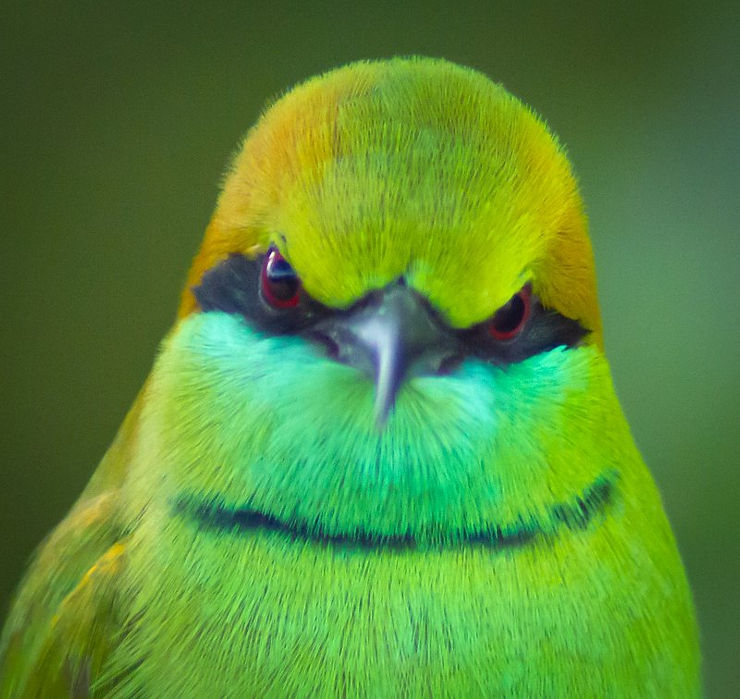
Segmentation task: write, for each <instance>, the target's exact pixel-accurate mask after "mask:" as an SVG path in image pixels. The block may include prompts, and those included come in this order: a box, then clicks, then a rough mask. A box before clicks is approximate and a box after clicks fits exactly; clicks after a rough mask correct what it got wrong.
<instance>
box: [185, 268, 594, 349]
mask: <svg viewBox="0 0 740 699" xmlns="http://www.w3.org/2000/svg"><path fill="white" fill-rule="evenodd" d="M262 261H263V256H260V257H257V258H255V259H249V258H247V257H245V256H244V255H240V254H232V255H229V257H227V258H226V259H225V260H223V261H222V262H220V263H219V264H217V265H215V266H214V267H213V268H211V269H209V270H208V271H207V272H206V273H205V274H204V275H203V278H202V279H201V282H200V284H199V285H198V286H196V287H194V288H193V294H194V295H195V298H196V300H197V301H198V304H199V305H200V308H201V310H203V311H204V312H209V311H222V312H225V313H234V314H238V315H241V316H243V317H244V318H245V319H246V321H247V322H248V323H249V324H250V325H252V326H253V327H254V328H255V329H257V330H261V331H263V332H266V333H271V334H279V335H284V334H294V335H302V334H306V333H309V332H310V330H311V327H312V326H313V325H314V324H315V323H316V322H318V321H319V320H322V319H325V318H328V317H331V316H332V315H335V314H339V313H347V312H351V311H352V309H349V310H348V311H344V310H337V309H333V308H329V307H327V306H324V305H322V304H320V303H318V302H317V301H315V300H313V299H312V298H311V297H310V296H308V294H306V293H305V292H304V291H303V290H301V291H300V301H299V303H298V304H297V305H296V306H295V307H290V308H272V307H270V306H269V305H268V304H266V303H265V302H264V301H263V300H262V298H261V294H260V275H261V271H262ZM362 303H363V299H360V301H358V304H357V305H359V304H362ZM430 312H432V313H434V311H433V309H430ZM434 315H435V316H436V318H437V322H438V323H439V324H440V325H444V326H445V327H447V326H446V324H444V321H443V320H442V319H441V318H440V317H439V316H438V315H437V314H436V313H434ZM489 323H490V319H489V320H487V321H485V322H484V323H480V324H478V325H474V326H472V327H470V328H465V329H462V330H457V329H453V328H449V327H447V331H448V332H449V333H450V335H451V336H452V337H454V338H456V341H457V342H458V343H459V345H460V354H461V355H463V356H465V355H468V356H470V355H472V356H476V357H478V358H480V359H483V360H487V361H492V362H495V363H502V364H503V363H512V362H520V361H522V360H524V359H527V358H528V357H531V356H533V355H535V354H539V353H541V352H547V351H549V350H551V349H554V348H556V347H563V346H564V347H573V346H575V345H577V344H578V343H579V342H581V340H582V339H583V338H584V337H585V336H586V335H587V334H588V331H587V330H586V329H585V328H584V327H583V326H582V325H581V324H580V323H579V322H578V321H576V320H573V319H572V318H567V317H565V316H563V315H561V314H560V313H558V312H557V311H553V310H549V309H546V308H544V307H543V306H542V304H541V303H540V301H539V299H538V298H537V297H536V296H535V295H532V296H531V308H530V311H529V316H528V318H527V320H526V323H525V324H524V326H523V327H522V329H521V331H520V332H519V333H518V334H517V335H516V336H515V337H513V338H512V339H509V340H505V341H500V340H496V339H495V338H493V337H492V336H491V334H490V332H489V327H488V326H489Z"/></svg>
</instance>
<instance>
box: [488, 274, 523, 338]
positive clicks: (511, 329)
mask: <svg viewBox="0 0 740 699" xmlns="http://www.w3.org/2000/svg"><path fill="white" fill-rule="evenodd" d="M531 305H532V291H531V290H530V288H529V284H528V285H527V286H525V287H524V288H522V290H521V291H518V292H517V293H516V294H514V295H513V296H512V297H511V298H510V299H509V301H508V302H507V303H506V305H505V306H502V307H501V308H499V309H498V311H496V315H494V316H493V318H492V319H491V321H490V322H489V324H488V332H489V333H490V334H491V337H492V338H493V339H494V340H511V339H512V338H513V337H516V336H517V335H518V334H519V333H520V332H521V330H522V328H523V327H524V326H525V325H526V323H527V319H528V318H529V312H530V309H531Z"/></svg>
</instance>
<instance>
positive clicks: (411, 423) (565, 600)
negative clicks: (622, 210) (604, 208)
mask: <svg viewBox="0 0 740 699" xmlns="http://www.w3.org/2000/svg"><path fill="white" fill-rule="evenodd" d="M700 666H701V663H700V652H699V643H698V631H697V623H696V618H695V612H694V607H693V602H692V596H691V591H690V587H689V584H688V582H687V577H686V573H685V571H684V568H683V565H682V561H681V557H680V554H679V552H678V548H677V545H676V541H675V538H674V536H673V534H672V531H671V527H670V524H669V522H668V519H667V516H666V514H665V512H664V508H663V505H662V503H661V499H660V495H659V492H658V490H657V487H656V485H655V482H654V480H653V478H652V476H651V475H650V473H649V471H648V469H647V467H646V466H645V463H644V461H643V459H642V456H641V455H640V452H639V451H638V449H637V447H636V445H635V442H634V439H633V437H632V435H631V432H630V428H629V426H628V423H627V421H626V419H625V416H624V413H623V411H622V408H621V406H620V403H619V401H618V398H617V396H616V394H615V390H614V386H613V381H612V378H611V374H610V368H609V364H608V361H607V359H606V355H605V349H604V342H603V333H602V325H601V318H600V311H599V305H598V300H597V290H596V273H595V267H594V259H593V252H592V247H591V242H590V238H589V233H588V225H587V220H586V216H585V213H584V205H583V201H582V198H581V195H580V193H579V187H578V184H577V181H576V178H575V175H574V173H573V169H572V166H571V164H570V161H569V159H568V156H567V154H566V151H565V147H564V146H563V145H562V144H561V143H560V141H559V140H558V139H557V137H556V136H555V135H554V134H553V133H552V131H551V130H550V129H549V127H548V126H547V125H546V124H545V122H544V121H543V120H542V118H541V117H539V116H538V115H537V114H536V113H535V112H534V111H533V110H532V109H530V108H529V107H527V106H526V105H525V104H524V103H523V102H522V101H520V100H519V99H518V98H516V97H514V96H513V95H512V94H511V93H509V92H508V91H507V90H506V89H505V88H504V87H503V86H502V85H500V84H498V83H495V82H493V81H492V80H491V79H489V78H488V77H487V76H485V75H484V74H483V73H480V72H478V71H476V70H474V69H472V68H467V67H464V66H460V65H457V64H455V63H452V62H449V61H447V60H445V59H441V58H425V57H398V58H392V59H383V60H364V61H358V62H354V63H350V64H347V65H344V66H342V67H339V68H335V69H333V70H330V71H328V72H325V73H323V74H321V75H318V76H317V77H313V78H311V79H308V80H307V81H305V82H303V83H301V84H299V85H297V86H296V87H294V88H293V89H292V90H290V91H288V92H286V93H284V94H283V95H281V96H280V97H278V98H277V99H275V100H274V101H273V102H272V103H271V104H270V105H269V106H268V107H267V108H266V109H265V110H264V111H263V113H262V114H261V116H260V117H259V119H258V120H257V122H256V124H255V125H254V126H253V127H252V128H251V129H250V130H249V131H248V133H247V135H246V137H245V138H244V140H243V143H242V146H241V148H240V150H239V152H238V154H237V155H236V156H235V158H234V159H233V162H232V164H231V166H230V168H229V170H228V172H227V174H226V175H225V177H224V182H223V186H222V189H221V191H220V195H219V198H218V201H217V205H216V208H215V213H214V214H213V217H212V219H211V220H210V223H209V224H208V226H207V229H206V232H205V236H204V240H203V242H202V245H201V247H200V249H199V252H198V253H197V255H196V256H195V259H194V261H193V263H192V266H191V268H190V271H189V273H188V274H187V279H186V283H185V287H184V291H183V292H182V296H181V301H180V306H179V310H178V312H177V317H176V320H175V322H174V325H173V327H172V329H171V330H170V331H169V333H168V334H167V335H166V337H165V338H164V340H163V342H162V345H161V347H160V350H159V352H158V354H157V357H156V359H155V361H154V364H153V368H152V370H151V373H150V374H149V376H148V378H147V379H146V381H145V383H144V386H143V387H142V389H141V391H140V393H139V394H138V397H137V398H136V399H135V401H134V403H133V406H132V407H131V409H130V410H129V412H128V414H127V416H126V417H125V420H124V422H123V424H122V426H121V427H120V429H119V431H118V433H117V435H116V436H115V438H114V440H113V442H112V444H111V446H110V448H109V449H108V451H107V452H106V453H105V455H104V456H103V458H102V461H101V463H100V465H99V466H98V468H97V470H96V471H95V472H94V474H93V475H92V477H91V480H90V482H89V484H88V485H87V487H86V488H85V490H84V491H83V493H82V494H81V496H80V498H79V500H78V501H77V502H76V504H75V505H74V506H73V507H72V509H71V511H70V512H69V513H68V515H67V516H66V517H65V518H64V519H63V520H62V522H61V523H60V524H59V525H58V526H57V527H56V529H54V530H53V531H52V533H51V534H50V535H49V536H48V537H47V539H46V540H45V542H44V543H43V544H42V545H41V546H40V548H39V549H38V551H37V553H36V554H35V557H34V559H33V561H32V562H31V564H30V567H29V570H28V572H27V573H26V575H25V578H24V579H23V581H22V583H21V584H20V587H19V589H18V591H17V593H16V596H15V599H14V602H13V604H12V607H11V610H10V613H9V616H8V619H7V621H6V623H5V626H4V630H3V634H2V641H1V642H0V668H1V669H0V673H1V679H0V696H4V697H31V696H33V697H35V696H74V697H78V696H104V697H209V696H213V697H246V696H255V697H262V696H275V697H280V696H286V697H287V696H290V697H301V696H322V697H323V696H326V697H349V696H353V697H354V696H357V697H363V696H365V697H423V696H434V697H445V696H449V697H474V696H488V697H495V696H506V697H545V696H552V697H560V696H563V697H574V696H603V697H607V696H608V697H621V696H624V697H635V696H660V697H691V696H699V695H700V694H701V691H702V690H701V668H700Z"/></svg>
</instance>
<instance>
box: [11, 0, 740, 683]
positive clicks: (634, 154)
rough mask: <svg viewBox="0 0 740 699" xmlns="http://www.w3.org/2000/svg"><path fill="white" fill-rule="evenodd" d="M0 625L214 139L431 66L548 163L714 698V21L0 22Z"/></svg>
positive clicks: (728, 426)
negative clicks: (556, 164)
mask: <svg viewBox="0 0 740 699" xmlns="http://www.w3.org/2000/svg"><path fill="white" fill-rule="evenodd" d="M3 5H4V7H3V10H2V14H3V20H2V23H1V28H0V32H1V33H2V35H1V36H0V56H1V60H2V65H1V66H0V68H1V69H2V70H1V73H2V94H3V102H4V107H3V110H2V115H1V116H0V119H1V120H2V128H1V129H0V143H1V144H2V156H3V157H2V185H3V201H4V205H3V209H4V214H3V217H2V226H3V244H2V252H1V253H0V259H1V260H2V264H1V269H2V274H1V275H0V283H1V284H2V285H3V286H4V289H3V290H2V294H1V296H0V298H1V299H2V301H1V303H2V318H3V323H2V362H1V363H0V367H1V368H0V371H2V385H1V389H2V401H1V402H0V410H1V411H2V423H1V424H2V429H1V430H0V435H1V440H2V444H1V445H0V446H1V448H2V452H1V453H2V462H1V466H0V469H1V470H0V485H1V488H0V532H1V534H2V536H1V537H0V547H1V548H0V562H1V567H0V608H2V610H3V612H2V614H3V615H4V613H5V610H6V609H7V604H8V600H9V595H10V594H11V591H12V588H13V587H14V585H15V583H16V582H17V580H18V579H19V577H20V575H21V571H22V570H23V568H24V565H25V563H26V561H27V559H28V556H29V555H30V553H31V551H32V549H33V547H34V546H35V545H36V544H37V543H38V542H39V541H40V540H41V538H42V537H43V536H44V534H45V533H46V532H47V531H48V530H49V529H50V528H51V527H52V526H53V525H54V524H55V523H56V522H57V521H58V520H59V519H60V518H61V517H62V516H63V514H64V513H65V511H66V510H67V509H68V508H69V506H70V505H71V504H72V502H73V501H74V499H75V497H76V495H77V494H78V493H79V492H80V490H81V489H82V487H83V486H84V484H85V482H86V481H87V479H88V477H89V475H90V474H91V472H92V470H93V469H94V467H95V465H96V463H97V461H98V460H99V459H100V457H101V455H102V454H103V452H104V450H105V448H106V446H107V445H108V443H109V442H110V440H111V439H112V437H113V435H114V433H115V431H116V428H117V426H118V424H119V423H120V421H121V419H122V418H123V416H124V413H125V412H126V409H127V408H128V406H129V404H130V403H131V401H132V400H133V398H134V396H135V395H136V392H137V390H138V388H139V386H140V385H141V383H142V382H143V380H144V378H145V376H146V375H147V372H148V370H149V367H150V364H151V361H152V358H153V356H154V354H155V351H156V348H157V343H158V342H159V340H160V338H161V337H162V335H163V334H164V333H165V331H166V330H167V328H168V326H169V324H170V323H171V321H172V319H173V314H174V312H175V308H176V305H177V300H178V294H179V291H180V285H181V283H182V282H183V279H184V274H185V271H186V269H187V267H188V264H189V260H190V258H191V256H192V255H193V254H194V252H195V251H196V248H197V246H198V244H199V240H200V237H201V233H202V231H203V229H204V227H205V225H206V223H207V221H208V218H209V215H210V213H211V210H212V207H213V205H214V202H215V198H216V194H217V188H218V183H219V180H220V177H221V174H222V173H223V171H224V168H225V165H226V163H227V160H228V158H229V156H230V154H231V153H232V151H233V149H234V148H235V147H236V144H237V142H238V141H239V138H240V137H241V135H242V134H243V132H244V131H245V130H246V128H247V127H248V126H249V125H250V124H252V122H253V121H254V120H255V118H256V117H257V116H258V114H259V112H260V110H261V109H262V107H263V105H264V104H265V102H266V100H268V98H270V97H271V96H274V95H276V94H277V93H279V92H281V91H283V90H285V89H287V88H288V87H289V86H291V85H292V84H294V83H295V82H297V81H300V80H302V79H303V78H305V77H308V76H310V75H312V74H314V73H316V72H319V71H323V70H326V69H328V68H331V67H333V66H336V65H338V64H341V63H344V62H347V61H349V60H352V59H356V58H361V57H381V56H391V55H395V54H409V53H421V54H428V55H434V56H444V57H446V58H449V59H451V60H454V61H458V62H461V63H465V64H468V65H471V66H474V67H476V68H479V69H481V70H483V71H484V72H485V73H487V74H488V75H490V76H491V77H493V78H494V79H495V80H498V81H501V82H503V83H504V84H505V85H506V87H507V88H509V89H510V90H511V91H512V92H514V93H515V94H516V95H518V96H519V97H521V98H522V99H524V100H525V101H526V102H527V103H529V104H530V105H532V106H533V107H534V108H535V109H536V110H537V111H539V112H540V113H541V114H542V115H544V116H545V118H546V119H547V120H548V122H549V123H550V125H551V126H552V127H553V129H554V130H555V131H556V132H557V133H558V134H559V135H560V136H561V138H562V140H563V141H564V142H565V143H566V144H567V145H568V148H569V151H570V154H571V157H572V160H573V162H574V164H575V168H576V171H577V173H578V175H579V177H580V181H581V186H582V189H583V194H584V197H585V200H586V205H587V208H588V212H589V216H590V221H591V228H592V234H593V240H594V246H595V252H596V260H597V265H598V270H599V279H600V297H601V302H602V307H603V314H604V325H605V329H606V343H607V352H608V354H609V356H610V358H611V361H612V366H613V371H614V375H615V381H616V385H617V389H618V392H619V395H620V397H621V399H622V401H623V404H624V407H625V410H626V413H627V416H628V418H629V419H630V422H631V424H632V427H633V430H634V433H635V436H636V439H637V442H638V444H639V446H640V447H641V449H642V451H643V453H644V455H645V457H646V460H647V462H648V464H649V465H650V466H651V468H652V470H653V473H654V474H655V477H656V479H657V481H658V483H659V485H660V487H661V490H662V492H663V494H664V498H665V503H666V507H667V509H668V513H669V515H670V518H671V520H672V522H673V525H674V528H675V532H676V535H677V538H678V540H679V544H680V547H681V550H682V552H683V556H684V558H685V561H686V565H687V567H688V571H689V576H690V578H691V581H692V585H693V588H694V593H695V597H696V602H697V605H698V608H699V616H700V621H701V626H702V633H703V646H704V653H705V658H706V660H705V675H706V685H707V688H708V694H709V696H713V697H722V696H731V695H733V694H736V692H737V691H738V686H739V684H738V680H739V679H740V678H739V677H738V673H737V665H738V663H737V661H738V658H739V657H740V649H739V647H738V645H739V644H738V634H739V628H740V624H739V623H738V621H739V620H738V592H737V590H738V584H737V580H738V573H740V556H739V555H738V554H739V553H740V551H739V550H738V514H737V513H738V495H739V494H740V493H739V491H740V487H739V486H740V468H739V467H740V463H739V461H740V460H739V459H738V434H739V432H740V420H739V417H740V409H739V407H740V363H739V362H738V356H739V352H738V345H739V340H740V331H739V321H738V317H739V315H740V313H739V309H740V293H739V289H740V285H739V284H738V279H737V277H738V268H739V265H738V263H739V262H740V236H739V235H738V233H739V231H738V222H739V221H740V206H739V204H738V200H739V199H740V197H739V196H738V195H739V192H738V189H739V188H738V181H739V179H738V174H739V162H740V147H739V146H740V139H739V136H738V133H739V128H738V125H739V124H740V109H739V108H740V87H738V86H739V85H740V83H739V82H738V80H739V78H738V75H740V62H739V61H738V44H739V43H740V35H739V34H738V31H737V27H738V21H737V17H738V10H737V9H736V7H735V6H733V4H731V3H727V4H726V5H725V6H722V5H720V4H718V3H714V4H705V6H704V7H701V6H700V4H693V5H684V4H681V5H678V4H665V5H661V4H657V3H652V4H648V5H646V6H643V4H641V3H634V4H628V3H621V4H617V3H613V4H612V3H609V4H604V5H598V4H594V3H576V4H569V5H568V6H567V7H565V6H562V5H560V4H558V3H552V4H530V3H511V4H510V5H499V4H490V3H486V2H477V3H471V4H465V3H461V2H456V3H450V4H444V5H435V3H431V2H424V3H406V4H403V6H402V7H401V6H399V5H398V4H397V3H379V2H378V3H373V4H371V5H366V6H358V5H355V4H351V3H346V4H340V3H337V4H332V5H323V4H322V3H317V2H308V3H303V5H302V7H299V6H298V5H297V4H296V5H295V6H294V5H293V4H287V3H286V4H281V3H278V2H273V3H265V4H264V5H261V6H260V5H257V4H255V3H218V4H209V6H208V7H207V8H206V7H198V6H192V7H185V6H184V5H182V4H179V3H172V4H171V5H170V6H169V7H168V6H167V5H166V4H165V3H156V4H154V5H153V4H150V3H125V4H124V3H118V4H112V3H111V4H109V3H80V2H77V3H59V2H54V3H48V4H47V5H43V4H39V3H15V2H6V3H4V4H3Z"/></svg>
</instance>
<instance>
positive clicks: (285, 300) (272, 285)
mask: <svg viewBox="0 0 740 699" xmlns="http://www.w3.org/2000/svg"><path fill="white" fill-rule="evenodd" d="M260 290H261V292H262V298H263V299H264V300H265V301H266V302H267V304H269V305H270V306H272V307H273V308H294V307H295V306H297V305H298V300H299V298H300V290H301V280H300V278H299V277H298V275H297V274H296V273H295V270H294V269H293V268H292V267H291V266H290V265H289V264H288V261H287V260H286V259H285V258H284V257H283V256H282V255H281V254H280V251H279V250H278V249H277V248H275V247H271V248H270V249H269V250H268V251H267V255H265V259H264V261H263V262H262V273H261V275H260Z"/></svg>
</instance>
